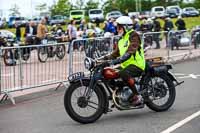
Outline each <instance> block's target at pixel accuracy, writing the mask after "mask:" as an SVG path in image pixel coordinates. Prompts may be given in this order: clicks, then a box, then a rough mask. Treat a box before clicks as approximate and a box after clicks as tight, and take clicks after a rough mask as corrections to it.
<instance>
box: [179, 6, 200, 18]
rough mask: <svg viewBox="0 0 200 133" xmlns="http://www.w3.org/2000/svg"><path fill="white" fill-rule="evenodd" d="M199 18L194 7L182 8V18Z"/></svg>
mask: <svg viewBox="0 0 200 133" xmlns="http://www.w3.org/2000/svg"><path fill="white" fill-rule="evenodd" d="M194 16H199V11H198V10H197V9H195V8H194V7H186V8H183V12H182V17H194Z"/></svg>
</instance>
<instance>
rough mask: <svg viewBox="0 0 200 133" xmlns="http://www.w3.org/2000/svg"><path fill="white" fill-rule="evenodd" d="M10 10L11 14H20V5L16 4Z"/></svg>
mask: <svg viewBox="0 0 200 133" xmlns="http://www.w3.org/2000/svg"><path fill="white" fill-rule="evenodd" d="M9 11H10V16H18V15H20V12H19V7H18V6H17V5H16V4H14V5H13V7H12V8H10V9H9Z"/></svg>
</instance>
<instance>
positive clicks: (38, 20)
mask: <svg viewBox="0 0 200 133" xmlns="http://www.w3.org/2000/svg"><path fill="white" fill-rule="evenodd" d="M41 19H42V18H41V17H35V18H33V19H32V21H33V22H35V24H36V25H37V24H39V23H40V21H41Z"/></svg>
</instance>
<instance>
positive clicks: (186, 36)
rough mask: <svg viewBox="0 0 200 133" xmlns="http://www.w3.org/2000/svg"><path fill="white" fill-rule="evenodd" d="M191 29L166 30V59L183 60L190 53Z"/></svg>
mask: <svg viewBox="0 0 200 133" xmlns="http://www.w3.org/2000/svg"><path fill="white" fill-rule="evenodd" d="M191 40H192V38H191V30H181V31H174V30H172V31H169V32H168V40H167V41H168V48H169V52H168V61H171V62H174V61H175V60H177V59H179V60H184V59H186V58H189V57H190V55H191V54H192V52H191V50H192V49H193V48H192V43H191V42H192V41H191Z"/></svg>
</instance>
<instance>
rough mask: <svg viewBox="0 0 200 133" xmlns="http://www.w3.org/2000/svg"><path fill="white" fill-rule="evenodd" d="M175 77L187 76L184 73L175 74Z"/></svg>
mask: <svg viewBox="0 0 200 133" xmlns="http://www.w3.org/2000/svg"><path fill="white" fill-rule="evenodd" d="M174 75H175V76H184V75H185V74H183V73H174Z"/></svg>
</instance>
